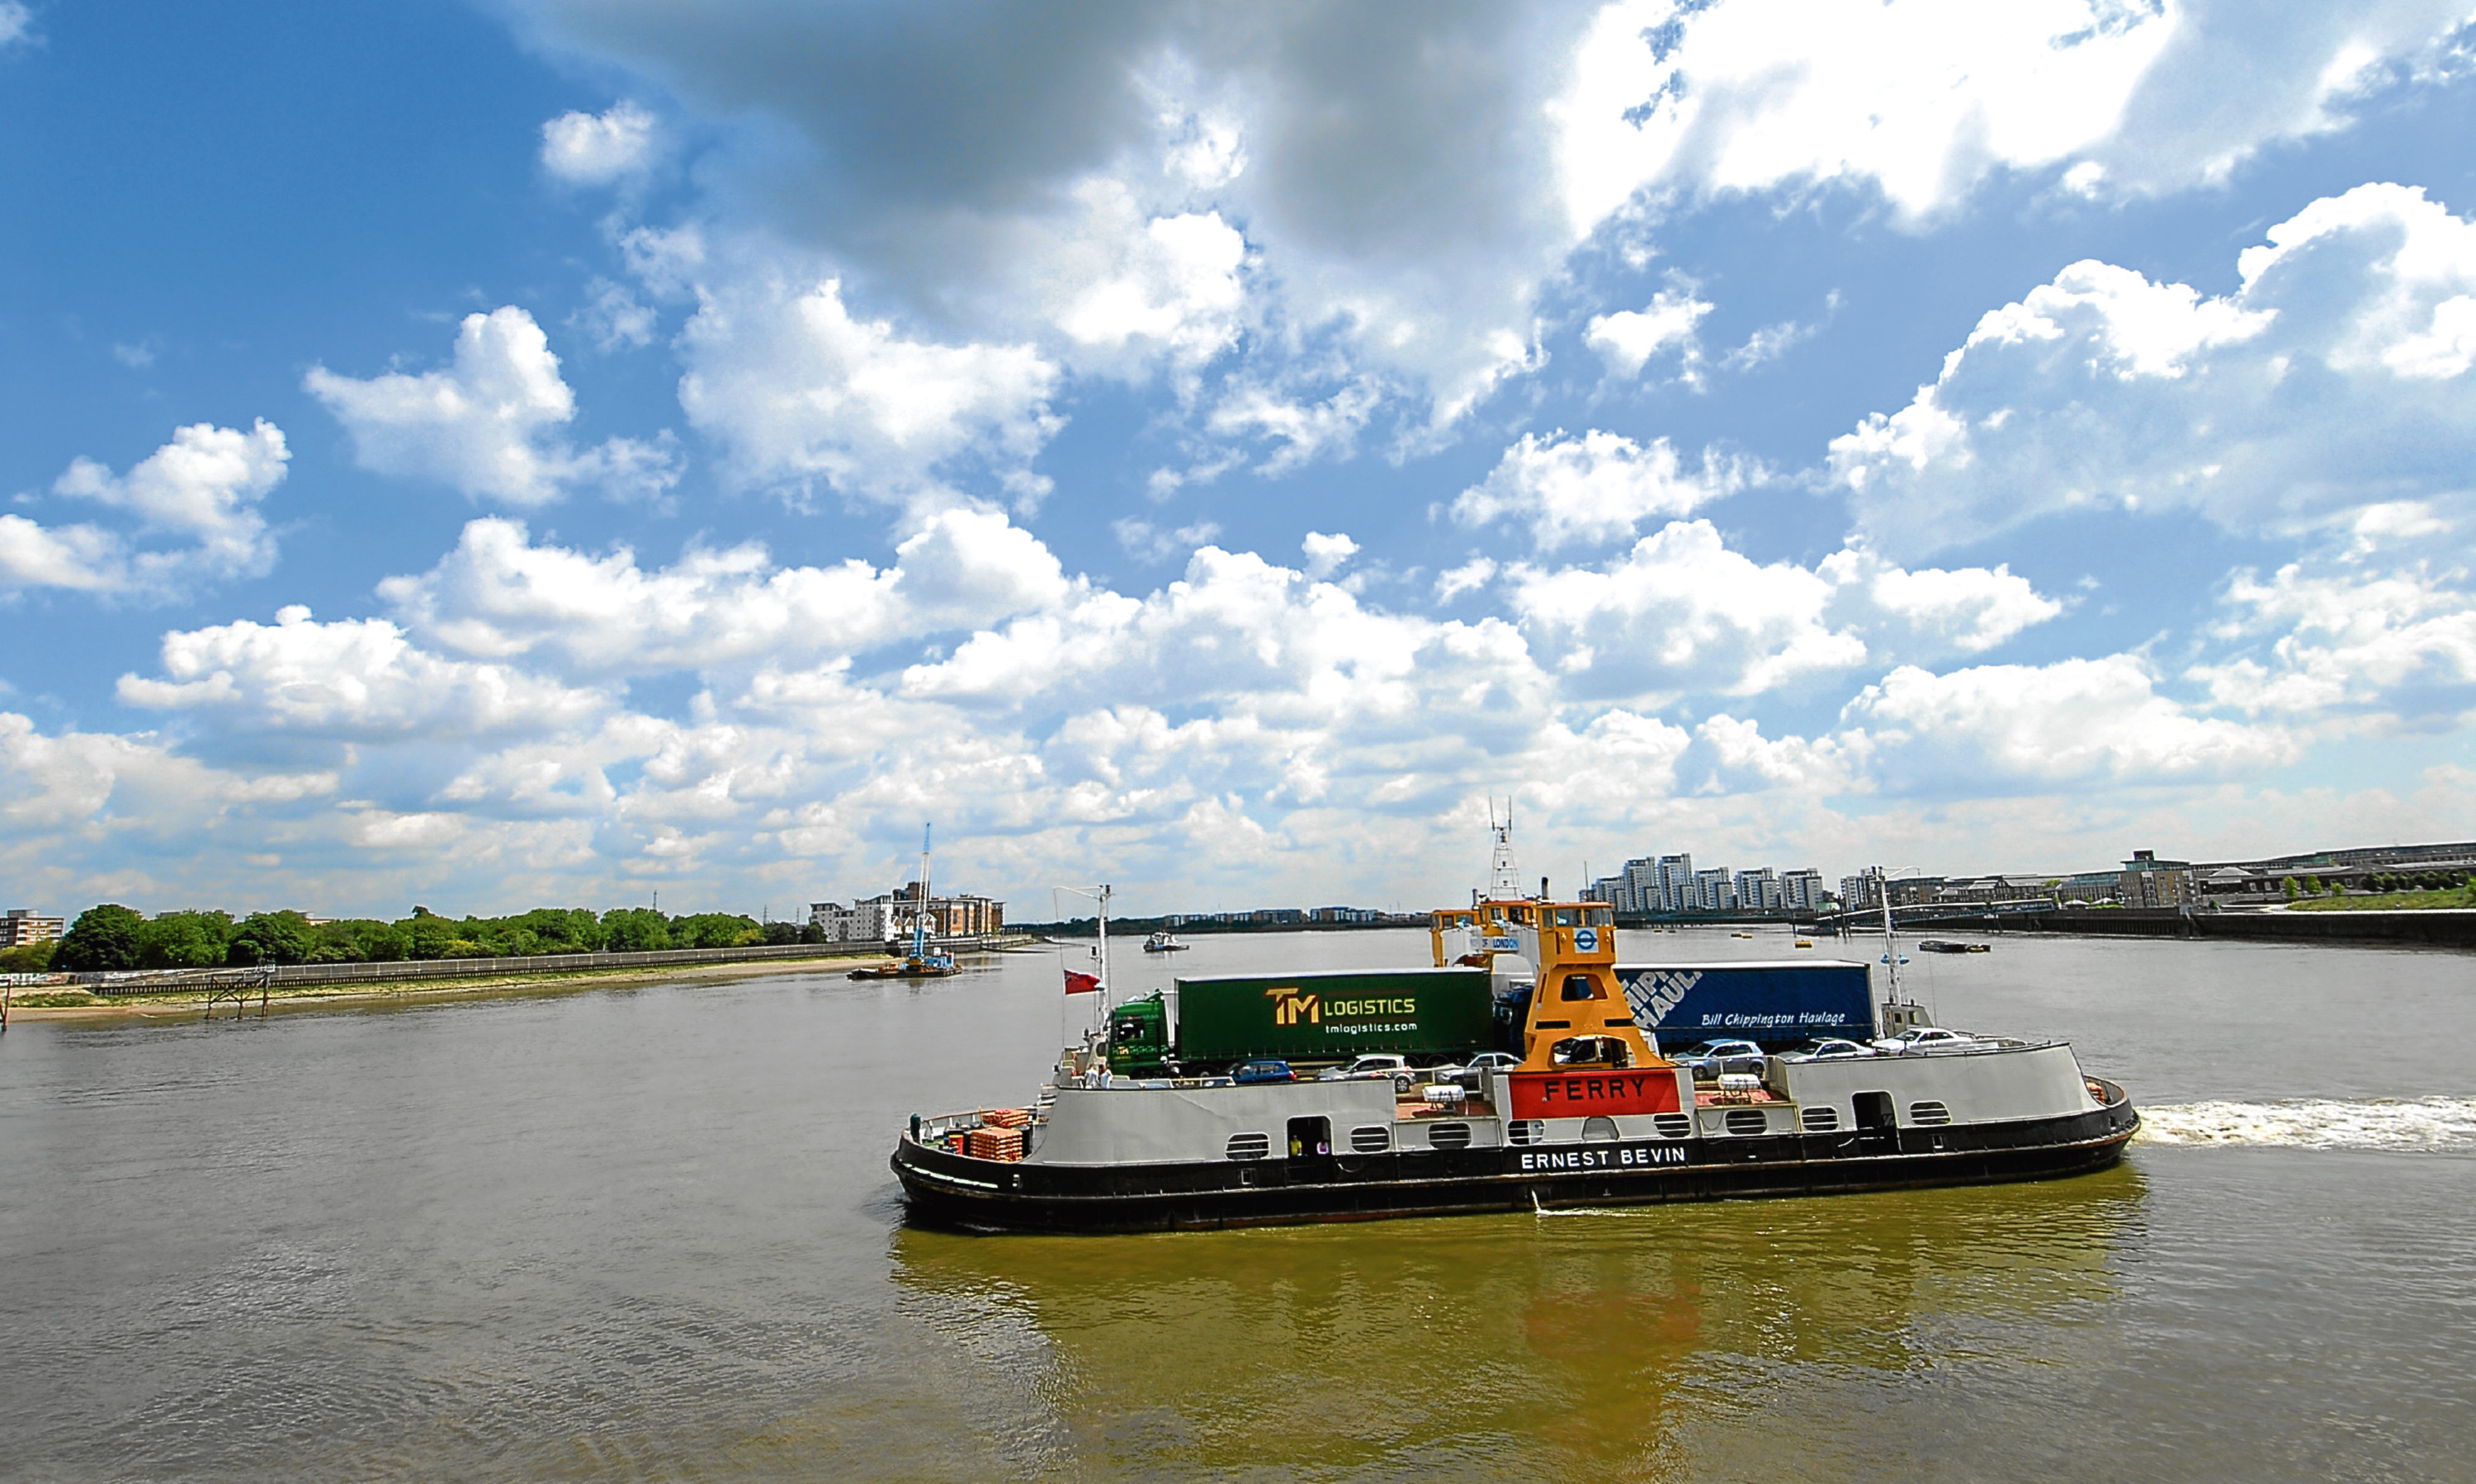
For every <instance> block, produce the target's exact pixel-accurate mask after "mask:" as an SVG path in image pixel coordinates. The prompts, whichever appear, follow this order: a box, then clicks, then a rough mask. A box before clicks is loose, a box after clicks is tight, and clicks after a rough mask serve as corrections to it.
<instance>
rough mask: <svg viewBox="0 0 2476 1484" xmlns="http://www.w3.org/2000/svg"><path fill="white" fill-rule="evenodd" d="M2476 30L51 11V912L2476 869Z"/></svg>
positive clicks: (0, 337) (44, 820)
mask: <svg viewBox="0 0 2476 1484" xmlns="http://www.w3.org/2000/svg"><path fill="white" fill-rule="evenodd" d="M2471 21H2476V0H2451V3H2432V0H2426V3H2411V0H2383V3H2365V4H2357V5H2349V6H2337V7H2333V6H2308V5H2300V4H2297V5H2250V6H2243V7H2235V6H2232V5H2223V4H2205V3H2203V4H2188V3H2180V0H2155V3H2134V4H2121V3H2117V0H2038V3H2033V4H2022V5H2012V6H2000V7H1987V6H1982V5H1970V4H1963V3H1959V0H1890V3H1878V0H1770V3H1766V4H1759V5H1757V4H1751V3H1748V0H1721V3H1717V4H1711V5H1671V4H1669V3H1665V0H1644V3H1624V4H1614V5H1531V6H1494V5H1467V6H1465V5H1435V6H1422V7H1386V6H1362V7H1354V8H1353V7H1326V8H1313V7H1307V8H1281V9H1271V10H1266V9H1250V10H1239V11H1230V10H1226V9H1216V8H1209V7H1205V8H1196V7H1187V6H1176V5H1157V6H1147V5H1141V4H1125V5H1116V4H1112V5H1095V6H1086V7H1077V8H1074V9H1073V10H1071V11H1066V12H1054V11H1034V10H1022V9H1017V8H1010V7H999V6H988V5H979V4H964V5H956V6H947V7H942V8H937V9H934V10H929V11H921V10H915V9H907V8H886V7H878V6H862V5H856V4H839V3H834V4H817V5H804V6H783V5H780V4H777V3H774V0H705V3H700V4H697V5H693V6H691V5H685V4H673V3H664V0H616V3H610V0H601V3H594V4H586V3H583V0H473V3H470V4H466V3H450V0H412V3H409V4H403V5H397V6H391V7H383V8H375V9H372V8H336V7H330V8H309V9H307V10H305V9H303V8H299V7H284V8H277V7H273V6H264V5H259V6H253V5H248V4H242V5H236V6H227V7H214V8H200V7H194V6H176V5H167V4H149V3H136V4H130V5H120V6H112V7H79V6H71V5H67V4H62V3H59V0H0V117H5V126H6V128H7V131H8V137H9V138H10V139H11V140H12V141H13V144H12V148H11V149H10V150H8V151H7V152H5V154H0V204H5V208H6V210H5V219H6V221H7V223H8V226H7V228H6V229H5V230H0V407H5V408H6V409H7V410H6V414H5V415H6V424H5V427H6V432H7V436H6V437H5V438H0V614H5V618H6V623H7V629H8V633H9V636H10V640H11V642H10V643H9V645H8V646H7V648H6V649H5V650H0V894H5V897H6V900H7V901H8V902H9V903H12V904H31V905H37V906H42V907H46V908H49V909H52V910H68V911H72V912H73V911H74V910H76V908H77V907H78V906H80V905H81V904H84V903H93V902H98V901H118V902H125V903H129V904H131V905H133V906H137V907H140V908H142V909H143V910H146V911H149V912H154V911H160V910H163V909H167V908H176V907H184V906H189V905H193V904H195V903H202V902H218V901H220V902H231V903H299V904H302V905H304V906H308V907H310V908H312V909H314V910H317V911H319V912H321V913H324V914H329V915H339V916H340V915H359V914H364V913H390V914H392V913H398V912H401V911H402V910H405V909H406V908H407V907H408V906H409V903H414V902H420V903H424V904H427V905H429V906H432V907H433V908H435V909H436V910H438V911H440V912H442V913H448V914H450V915H459V916H460V915H462V914H464V913H467V912H477V913H478V912H506V911H513V910H519V909H521V908H523V907H526V906H530V905H533V904H538V903H561V904H567V903H599V904H616V903H636V902H645V901H649V900H650V899H651V897H652V895H653V893H654V892H655V891H656V889H658V890H659V891H660V892H661V893H662V897H663V900H664V901H665V902H666V903H672V904H673V905H674V909H675V910H681V911H704V910H740V909H743V908H749V907H753V906H755V904H758V903H766V902H773V903H789V902H794V901H796V902H798V903H803V904H805V903H806V902H809V901H813V900H824V899H827V898H834V897H843V898H848V897H850V896H851V895H853V894H854V891H855V890H856V889H857V888H858V887H860V886H861V885H863V884H866V885H867V889H868V890H870V891H877V890H882V889H884V885H883V883H891V882H899V881H902V880H904V879H906V878H907V875H908V873H909V872H910V871H911V870H912V869H913V868H914V866H915V863H916V853H917V847H918V840H919V830H920V826H921V824H922V822H923V821H924V820H933V821H935V823H936V827H937V860H938V865H937V878H938V879H939V880H940V881H941V882H944V881H951V882H956V883H963V884H966V885H968V886H969V888H970V889H972V890H974V891H978V892H982V893H985V894H987V895H989V896H992V897H996V898H1000V899H1003V900H1008V901H1010V902H1015V903H1025V904H1027V905H1028V904H1030V903H1046V901H1047V900H1048V894H1049V892H1050V891H1051V890H1052V888H1053V887H1055V886H1058V885H1060V884H1064V883H1081V884H1088V883H1091V882H1095V881H1099V880H1103V879H1106V880H1109V881H1111V882H1113V883H1115V884H1116V885H1117V887H1118V889H1119V896H1118V900H1117V904H1116V908H1117V910H1120V911H1123V912H1125V913H1127V915H1129V916H1139V915H1156V914H1159V913H1164V912H1176V911H1187V910H1197V909H1202V908H1208V907H1210V906H1211V905H1212V904H1213V903H1221V902H1227V903H1237V902H1241V901H1245V902H1248V903H1267V904H1269V903H1309V904H1322V903H1352V904H1370V905H1373V904H1389V903H1412V904H1422V905H1424V904H1437V903H1448V902H1452V901H1456V900H1461V899H1463V898H1464V897H1465V896H1466V894H1467V892H1468V890H1469V888H1470V886H1471V885H1473V884H1474V883H1476V882H1479V881H1481V880H1483V879H1484V878H1485V875H1486V866H1487V839H1486V833H1485V822H1486V818H1487V805H1486V802H1485V801H1486V799H1487V797H1488V796H1489V795H1491V794H1493V795H1495V796H1496V797H1498V799H1501V798H1502V797H1503V796H1504V795H1505V794H1507V793H1512V794H1514V795H1516V796H1517V797H1518V799H1519V806H1520V809H1521V811H1522V813H1521V828H1520V832H1519V835H1518V837H1517V841H1516V843H1517V847H1518V849H1519V851H1520V854H1521V858H1522V863H1523V870H1524V872H1525V873H1526V875H1528V876H1529V877H1531V878H1536V877H1538V876H1540V875H1543V874H1544V875H1547V876H1548V877H1550V878H1552V879H1554V880H1555V881H1557V882H1558V883H1559V884H1560V888H1561V886H1562V884H1563V883H1566V882H1571V883H1572V885H1573V886H1574V887H1575V888H1576V889H1578V888H1579V887H1580V886H1581V885H1583V884H1585V882H1584V879H1583V878H1582V877H1581V875H1580V872H1581V869H1582V865H1583V863H1584V862H1585V861H1588V862H1590V863H1591V865H1592V867H1593V869H1595V870H1596V871H1597V872H1598V873H1599V874H1600V875H1603V876H1604V875H1606V874H1608V873H1609V872H1610V871H1611V870H1613V869H1614V868H1615V867H1616V866H1618V865H1619V864H1621V863H1622V860H1623V859H1624V858H1625V857H1626V856H1627V855H1630V854H1637V853H1641V851H1642V850H1644V849H1647V848H1650V847H1652V846H1657V847H1658V848H1659V849H1662V850H1666V849H1671V848H1682V849H1689V850H1691V851H1692V852H1693V853H1695V854H1696V857H1697V858H1705V857H1707V858H1708V859H1710V860H1712V861H1715V862H1724V863H1727V864H1730V865H1738V864H1742V863H1746V862H1751V863H1754V864H1763V863H1770V864H1774V865H1779V866H1782V867H1790V866H1813V867H1816V868H1818V869H1820V871H1821V872H1822V873H1823V874H1824V876H1825V877H1826V878H1829V879H1832V880H1834V881H1836V880H1837V879H1838V878H1840V877H1841V876H1843V875H1846V874H1848V873H1850V872H1853V871H1856V870H1859V869H1862V868H1863V867H1865V866H1867V865H1871V864H1877V863H1880V864H1888V865H1895V866H1897V865H1919V866H1923V867H1926V868H1927V869H1938V868H1937V866H1936V864H1935V863H1938V862H1950V863H1968V865H1967V869H1978V868H1979V867H1980V866H1982V868H1983V869H1984V870H1988V871H1995V870H2014V869H2018V868H2019V867H2020V866H2022V865H2023V864H2027V865H2030V866H2033V867H2034V868H2036V869H2058V868H2065V867H2086V866H2091V865H2102V864H2105V863H2107V862H2111V861H2115V860H2118V859H2120V858H2122V856H2123V855H2124V854H2126V853H2129V852H2130V851H2131V850H2133V849H2136V848H2145V849H2154V850H2156V851H2157V852H2159V853H2161V854H2162V855H2172V856H2174V857H2177V858H2183V859H2196V860H2197V859H2230V858H2243V857H2250V856H2261V855H2267V854H2273V853H2282V852H2287V851H2292V850H2297V849H2303V848H2308V847H2307V846H2305V845H2304V844H2302V843H2301V842H2312V841H2337V842H2357V841H2362V842H2365V843H2375V842H2379V841H2384V840H2389V839H2392V838H2396V839H2402V840H2434V841H2440V840H2453V839H2466V838H2469V837H2471V836H2476V747H2471V736H2476V731H2471V717H2476V596H2471V581H2472V579H2471V573H2470V569H2469V558H2468V551H2469V541H2468V532H2469V528H2470V522H2471V519H2476V493H2471V491H2476V153H2472V152H2471V149H2470V146H2469V143H2468V141H2469V140H2471V139H2476V26H2471ZM1661 842H1679V844H1678V845H1676V846H1672V847H1671V846H1669V845H1665V844H1661ZM1952 869H1961V867H1959V866H1954V867H1953V868H1952Z"/></svg>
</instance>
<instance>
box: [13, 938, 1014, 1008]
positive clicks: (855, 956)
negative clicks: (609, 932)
mask: <svg viewBox="0 0 2476 1484" xmlns="http://www.w3.org/2000/svg"><path fill="white" fill-rule="evenodd" d="M1038 946H1039V940H1038V939H1035V938H1030V937H1024V938H1010V939H1007V940H1004V941H1003V942H1002V943H1000V944H998V945H994V946H992V947H990V948H989V949H987V950H985V951H982V952H965V953H961V954H958V955H957V958H958V961H959V962H960V963H962V964H963V966H964V969H965V972H966V973H969V972H970V971H971V970H972V969H973V968H975V967H978V966H987V965H991V964H994V962H995V961H996V960H997V958H998V957H999V956H1000V955H1001V954H1003V953H1006V952H1023V951H1025V950H1027V949H1033V948H1037V947H1038ZM884 957H885V954H884V952H882V951H881V950H879V949H878V948H876V947H875V946H874V945H871V946H870V947H869V949H868V951H867V952H848V953H830V954H813V955H810V956H806V957H801V958H767V959H745V960H740V961H737V962H730V963H699V964H663V965H652V964H627V965H619V966H614V967H611V968H607V969H602V968H562V969H557V970H536V971H531V972H524V971H517V972H509V973H505V974H490V973H487V972H486V971H485V972H481V973H476V972H475V971H474V970H473V969H472V967H470V966H471V964H472V963H473V962H474V960H440V965H441V972H440V974H439V975H438V976H437V977H428V978H424V977H408V978H400V979H390V980H385V981H382V982H375V983H373V982H359V983H330V984H270V985H267V986H264V987H263V988H262V989H261V988H260V987H257V986H252V987H249V988H247V989H235V988H230V987H226V988H221V989H216V988H208V987H193V988H178V989H170V990H166V991H164V992H162V993H161V994H151V995H132V994H116V995H112V996H109V997H106V996H99V995H96V994H94V993H92V992H91V991H87V990H82V989H59V988H50V987H42V988H34V989H24V990H18V991H16V992H15V993H14V995H13V996H12V1001H11V1003H10V1007H9V1022H10V1024H12V1025H14V1024H16V1023H17V1022H18V1021H21V1020H24V1021H77V1022H96V1023H102V1022H127V1021H165V1020H195V1019H199V1018H200V1017H202V1016H205V1015H208V1014H210V1013H211V1014H213V1015H217V1016H221V1015H226V1014H232V1013H238V1012H244V1011H245V1012H246V1013H248V1014H252V1015H256V1014H259V1013H260V1012H261V1007H262V1008H263V1010H264V1011H266V1012H273V1011H278V1010H282V1011H287V1012H288V1011H299V1010H368V1009H392V1008H410V1007H413V1006H417V1005H427V1004H445V1003H452V1002H458V1001H466V1000H514V999H525V998H531V997H534V996H547V995H563V994H575V993H577V992H579V991H582V990H588V989H607V988H617V987H625V986H628V985H632V984H677V983H682V982H695V981H698V980H729V979H744V978H755V977H765V976H769V975H803V976H805V975H818V974H824V975H832V976H846V975H849V974H850V973H851V971H852V969H853V967H854V965H857V964H863V963H877V962H881V961H882V960H883V959H884ZM449 965H454V967H452V968H451V967H448V966H449Z"/></svg>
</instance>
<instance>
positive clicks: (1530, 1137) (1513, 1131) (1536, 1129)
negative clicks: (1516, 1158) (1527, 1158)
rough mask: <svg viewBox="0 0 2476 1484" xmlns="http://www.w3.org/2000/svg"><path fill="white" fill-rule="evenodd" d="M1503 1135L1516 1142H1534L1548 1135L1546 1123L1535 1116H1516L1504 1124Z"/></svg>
mask: <svg viewBox="0 0 2476 1484" xmlns="http://www.w3.org/2000/svg"><path fill="white" fill-rule="evenodd" d="M1504 1136H1505V1137H1506V1138H1508V1139H1511V1140H1512V1141H1513V1142H1514V1143H1516V1144H1536V1143H1538V1142H1539V1141H1540V1140H1542V1139H1544V1138H1546V1137H1547V1136H1548V1125H1546V1124H1544V1123H1541V1122H1540V1121H1539V1120H1537V1119H1535V1118H1517V1119H1515V1120H1514V1121H1513V1122H1512V1123H1510V1124H1507V1125H1504Z"/></svg>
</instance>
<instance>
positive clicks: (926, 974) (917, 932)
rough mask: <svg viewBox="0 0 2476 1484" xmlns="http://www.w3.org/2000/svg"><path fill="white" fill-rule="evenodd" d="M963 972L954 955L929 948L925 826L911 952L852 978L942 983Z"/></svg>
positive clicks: (857, 972) (856, 972)
mask: <svg viewBox="0 0 2476 1484" xmlns="http://www.w3.org/2000/svg"><path fill="white" fill-rule="evenodd" d="M962 972H963V971H962V970H961V969H960V968H958V967H956V965H955V963H954V955H953V954H952V953H940V952H932V951H931V950H930V949H929V827H928V826H927V825H923V826H921V827H920V895H919V897H918V899H917V902H916V905H915V908H914V910H913V912H912V914H911V952H910V953H909V954H908V955H907V956H905V957H903V958H893V959H888V960H887V961H885V962H884V963H881V964H869V965H866V966H864V967H862V968H857V969H854V970H853V971H852V972H851V977H853V978H855V979H942V978H946V977H950V976H953V975H956V974H960V973H962Z"/></svg>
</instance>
